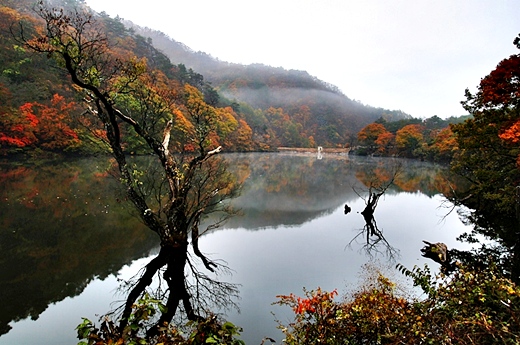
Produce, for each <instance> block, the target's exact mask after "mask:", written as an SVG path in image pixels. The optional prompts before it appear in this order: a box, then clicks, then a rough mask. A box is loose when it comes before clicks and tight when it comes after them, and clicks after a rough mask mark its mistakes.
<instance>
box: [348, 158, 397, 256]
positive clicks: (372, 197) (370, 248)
mask: <svg viewBox="0 0 520 345" xmlns="http://www.w3.org/2000/svg"><path fill="white" fill-rule="evenodd" d="M400 172H401V165H400V164H397V165H396V166H395V167H394V168H393V172H392V174H391V176H390V177H389V178H388V179H387V180H384V181H382V180H381V179H379V178H377V177H376V176H374V177H372V178H370V179H369V180H368V181H367V182H366V183H367V184H368V190H367V191H366V194H368V196H367V197H364V196H363V195H362V194H361V193H360V191H358V190H357V189H356V188H355V187H354V186H353V187H352V190H353V191H354V192H355V193H356V194H357V196H359V197H360V198H361V199H363V201H364V202H365V208H364V209H363V211H361V215H362V216H363V219H364V220H365V226H364V227H363V229H361V230H360V231H359V233H358V234H357V235H356V236H354V238H353V239H352V240H351V241H350V242H349V244H348V245H349V246H350V245H352V243H354V242H355V241H356V240H358V238H360V237H361V236H365V240H364V245H363V249H364V250H365V251H366V252H367V253H368V254H370V255H372V254H374V253H381V252H382V251H381V249H380V247H383V248H384V253H385V254H386V255H387V256H388V257H389V258H395V257H396V256H397V255H398V250H397V249H396V248H395V247H393V246H392V245H391V244H390V243H389V242H388V241H387V240H386V238H385V236H384V235H383V231H382V230H380V229H379V228H378V226H377V222H376V219H375V217H374V212H375V210H376V207H377V204H378V202H379V199H380V198H381V196H383V195H384V194H385V193H386V191H387V190H388V188H390V186H392V185H393V183H394V181H395V179H396V178H397V176H398V175H399V173H400ZM345 207H347V206H345ZM349 209H350V208H349ZM347 213H348V212H346V211H345V214H347Z"/></svg>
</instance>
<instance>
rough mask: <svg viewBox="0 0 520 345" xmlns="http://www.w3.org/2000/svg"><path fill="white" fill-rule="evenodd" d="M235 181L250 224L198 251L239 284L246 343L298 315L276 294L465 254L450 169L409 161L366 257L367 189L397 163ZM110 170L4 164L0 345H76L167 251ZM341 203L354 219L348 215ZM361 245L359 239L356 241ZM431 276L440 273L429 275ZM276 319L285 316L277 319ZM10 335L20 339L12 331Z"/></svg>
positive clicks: (276, 171) (290, 162) (251, 173)
mask: <svg viewBox="0 0 520 345" xmlns="http://www.w3.org/2000/svg"><path fill="white" fill-rule="evenodd" d="M223 157H225V159H226V160H228V162H229V163H230V169H232V170H233V171H235V172H236V173H237V174H240V176H241V177H242V178H243V180H244V186H243V190H242V194H241V195H240V196H239V197H238V198H236V199H235V200H233V203H234V204H235V205H237V206H238V207H240V208H241V210H242V216H238V217H235V218H232V219H231V220H230V221H229V222H228V223H227V224H226V225H225V226H224V227H223V228H221V229H218V230H216V231H213V232H211V233H208V234H206V235H204V237H203V238H201V240H200V247H201V250H202V251H203V252H204V253H207V254H208V255H209V256H210V258H211V259H214V260H224V261H226V262H227V264H228V266H229V267H230V268H231V269H232V270H233V271H234V273H233V275H232V276H225V275H224V276H222V277H220V278H221V279H223V280H226V281H231V282H234V283H237V284H241V288H240V291H241V294H240V295H241V299H240V300H239V301H238V302H239V305H240V308H241V313H240V314H239V313H236V312H233V311H231V312H228V317H229V319H230V320H231V321H232V322H234V323H235V324H237V325H239V326H241V327H243V328H244V332H243V336H244V337H243V338H244V340H246V343H248V344H259V343H260V342H261V340H262V338H263V337H265V336H269V337H272V338H276V339H281V333H280V331H278V330H277V329H276V322H275V321H274V320H275V318H278V319H280V320H282V321H287V320H288V318H290V317H291V313H290V312H289V311H288V310H284V309H283V308H280V307H277V306H273V305H271V303H272V302H275V301H276V296H277V295H279V294H288V293H291V292H293V293H295V294H299V295H301V294H302V288H303V287H305V288H307V289H314V288H316V287H318V286H320V287H321V288H323V289H325V290H333V289H335V288H337V289H338V291H339V292H340V293H342V292H343V293H345V292H347V291H348V290H349V288H352V287H353V286H355V285H356V283H357V282H358V277H359V275H360V273H362V272H361V271H362V270H363V265H364V264H366V263H370V262H377V264H378V265H381V266H386V265H389V266H392V267H393V266H395V264H396V263H398V262H399V263H402V264H404V265H405V266H407V267H409V268H411V267H413V265H416V264H417V265H423V264H424V263H426V262H427V261H426V259H423V258H421V257H420V248H421V247H422V240H428V241H431V242H438V241H439V242H445V243H447V244H448V246H450V247H457V248H459V249H461V248H463V245H462V244H460V243H457V242H455V240H454V239H455V237H456V236H457V235H458V234H460V233H461V232H463V231H465V230H467V227H466V226H464V225H463V224H462V222H461V221H460V220H459V218H458V216H457V214H456V212H452V213H450V214H449V215H448V216H447V217H444V216H446V214H448V211H449V209H445V208H442V207H440V206H441V205H442V203H443V197H442V194H441V192H440V190H442V184H441V183H440V181H442V178H441V177H442V174H443V172H444V170H445V169H444V168H443V167H442V166H437V165H433V164H429V163H421V162H414V161H400V164H401V166H402V167H403V171H402V174H401V177H400V178H399V179H397V180H396V185H395V186H393V187H392V188H391V189H389V190H388V191H387V193H386V194H385V196H383V197H382V198H381V200H380V202H379V205H378V207H377V209H376V212H375V218H376V220H377V224H378V227H379V229H380V230H381V232H382V234H383V235H384V237H385V239H386V240H387V242H388V244H390V245H391V246H392V248H393V249H395V250H394V253H395V255H393V256H389V255H388V253H389V252H388V246H385V245H384V244H379V245H377V246H375V247H374V248H372V249H371V250H367V247H366V245H365V244H366V241H365V240H366V236H365V235H364V234H362V231H363V228H364V225H365V224H364V219H363V217H362V216H361V214H359V212H361V211H362V210H363V208H364V206H365V204H364V201H363V200H362V199H361V198H360V197H359V196H358V195H357V194H356V193H355V192H354V190H353V187H354V188H355V189H356V190H357V191H358V193H359V194H360V195H361V196H363V192H364V191H366V183H367V181H369V179H370V178H372V177H374V176H379V177H380V178H383V177H384V176H386V175H387V173H388V171H391V170H392V169H393V167H395V162H396V160H392V159H370V158H363V157H348V156H340V155H327V154H325V155H324V156H323V158H322V159H317V157H316V155H291V154H229V155H224V156H223ZM106 166H107V164H106V161H105V159H104V158H91V159H80V160H73V161H67V162H53V163H52V164H48V165H45V164H42V165H39V166H38V167H33V166H27V165H23V164H10V163H5V164H2V165H0V178H1V179H2V181H1V183H0V219H1V223H2V224H1V225H2V229H3V231H2V232H1V233H0V245H1V247H2V251H0V272H1V275H2V280H1V282H0V285H1V286H0V291H2V292H1V294H2V297H3V298H2V300H3V301H4V304H3V307H2V309H1V312H0V323H1V325H2V330H4V331H3V333H6V332H7V333H6V334H4V335H1V336H0V344H2V345H3V344H34V343H38V344H74V343H76V342H77V340H76V339H75V331H74V327H76V325H77V324H79V323H80V322H81V317H88V318H90V319H91V320H93V321H97V318H98V316H99V315H102V314H104V313H106V312H108V311H109V310H110V309H112V308H113V307H114V305H112V304H111V302H113V301H117V300H122V296H121V295H117V294H115V293H116V289H117V287H118V285H119V283H118V281H117V278H118V277H123V278H125V279H127V278H128V277H130V276H131V275H132V274H133V273H135V272H137V271H138V270H139V269H140V268H141V267H142V266H143V265H145V264H146V263H147V262H148V261H149V259H150V258H151V257H153V256H149V255H150V253H151V251H152V252H153V250H154V248H156V247H157V245H158V240H157V239H156V238H155V236H154V234H151V233H150V231H148V230H147V229H145V228H144V227H143V226H142V225H141V224H140V223H139V222H138V221H137V220H136V219H135V218H133V217H132V216H131V212H130V208H128V206H127V205H126V204H125V203H124V202H123V200H122V199H121V194H120V193H119V192H118V190H119V189H118V188H119V186H118V184H117V183H115V181H114V180H113V179H112V178H111V177H110V176H108V175H107V174H106ZM344 204H348V205H349V206H350V207H351V208H352V211H351V213H349V214H347V215H345V214H344ZM360 234H361V236H358V235H360ZM430 265H431V266H432V267H435V264H433V263H430ZM271 312H274V313H275V314H276V317H275V316H273V315H272V314H271ZM9 327H12V329H11V330H8V328H9Z"/></svg>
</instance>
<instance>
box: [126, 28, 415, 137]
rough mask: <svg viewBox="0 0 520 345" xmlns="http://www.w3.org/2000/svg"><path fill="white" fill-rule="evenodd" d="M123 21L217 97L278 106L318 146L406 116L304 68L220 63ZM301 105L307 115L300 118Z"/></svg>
mask: <svg viewBox="0 0 520 345" xmlns="http://www.w3.org/2000/svg"><path fill="white" fill-rule="evenodd" d="M124 24H125V25H126V26H127V27H129V28H132V30H134V32H135V33H136V34H138V35H142V36H144V37H147V38H149V39H151V40H152V44H153V45H154V46H155V47H156V48H158V49H159V50H161V51H162V52H163V53H164V54H165V55H167V56H168V57H169V58H170V59H171V61H172V62H173V63H182V64H184V65H186V67H188V68H191V69H193V70H196V71H197V72H198V73H201V74H203V75H204V77H205V78H206V79H207V80H208V81H209V82H211V84H212V85H213V87H215V88H216V89H217V90H218V91H219V93H220V94H221V96H223V97H225V98H227V99H229V100H232V101H236V102H243V103H247V104H248V105H250V106H251V107H252V108H253V109H262V110H267V109H269V108H270V107H273V108H283V109H284V111H285V113H286V114H287V115H288V116H289V118H290V119H291V120H292V121H294V122H296V123H297V124H298V125H301V131H303V132H304V133H305V134H306V135H307V136H313V137H314V139H315V141H319V144H323V145H332V146H337V145H344V144H346V143H349V142H351V141H352V140H353V137H352V136H353V135H355V134H356V133H357V132H358V131H359V130H360V129H361V128H362V127H363V126H365V125H367V124H368V123H371V122H373V121H375V120H376V119H378V118H380V117H384V118H385V119H387V120H388V121H393V120H398V119H404V118H410V117H411V116H410V115H408V114H405V113H403V112H402V111H399V110H398V111H395V110H393V111H391V110H388V109H382V108H375V107H371V106H368V105H364V104H362V103H360V102H358V101H354V100H351V99H350V98H348V97H347V96H345V95H344V94H342V93H341V92H340V90H339V89H338V88H337V87H335V86H334V85H331V84H328V83H326V82H324V81H321V80H319V79H318V78H316V77H313V76H311V75H309V74H308V73H307V72H305V71H298V70H286V69H283V68H280V67H278V68H275V67H270V66H266V65H262V64H252V65H241V64H234V63H228V62H223V61H220V60H218V59H216V58H213V57H212V56H210V55H208V54H206V53H203V52H195V51H193V50H191V49H190V48H189V47H187V46H186V45H184V44H182V43H180V42H177V41H175V40H174V39H172V38H170V37H168V36H167V35H166V34H164V33H162V32H159V31H156V30H152V29H149V28H142V27H139V26H137V25H134V24H133V23H132V22H130V21H124ZM302 108H303V109H305V111H308V112H309V118H308V119H307V120H306V121H302V119H301V117H300V118H299V117H298V114H299V113H301V112H302Z"/></svg>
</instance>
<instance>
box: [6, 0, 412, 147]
mask: <svg viewBox="0 0 520 345" xmlns="http://www.w3.org/2000/svg"><path fill="white" fill-rule="evenodd" d="M52 4H53V5H58V6H64V7H65V9H66V10H67V9H68V10H73V9H74V8H82V9H86V10H89V9H88V8H87V7H86V5H85V3H84V1H82V0H67V1H65V0H61V1H58V0H55V1H52ZM93 18H94V20H95V21H96V25H98V27H99V30H100V32H103V33H104V34H105V35H106V36H107V38H108V39H109V41H110V43H111V46H112V50H111V53H112V54H114V55H115V56H124V57H128V56H133V57H135V59H138V60H139V59H141V61H143V63H146V64H147V65H148V66H149V67H151V68H153V69H155V70H156V71H157V73H160V74H161V75H162V77H164V78H166V79H168V80H169V83H170V84H169V86H168V87H169V88H170V92H172V93H177V94H178V95H179V99H180V98H183V96H184V97H186V95H187V94H192V95H196V96H197V97H198V96H200V97H202V100H203V102H204V103H205V104H206V105H207V106H209V107H212V109H214V110H215V111H216V112H217V114H218V115H217V118H218V120H217V121H218V122H219V130H218V133H215V135H214V136H213V140H214V141H215V142H218V144H220V145H222V146H223V147H224V149H225V150H227V151H251V150H275V149H276V148H277V147H279V146H293V147H314V146H317V145H321V146H325V147H342V146H345V145H349V144H352V143H353V141H354V140H355V139H356V136H357V132H358V131H359V130H360V129H361V128H363V126H365V125H367V124H368V123H371V122H373V121H375V120H376V119H378V118H381V117H383V118H385V119H388V120H393V119H399V118H409V116H408V115H406V114H404V113H402V112H400V111H389V110H385V109H379V108H373V107H370V106H365V105H363V104H361V103H359V102H357V101H353V100H351V99H349V98H348V97H346V96H345V95H343V94H342V93H341V92H340V91H339V90H338V89H337V88H336V87H334V86H332V85H330V84H327V83H325V82H323V81H320V80H318V79H317V78H315V77H312V76H310V75H309V74H308V73H307V72H303V71H294V70H290V71H289V70H284V69H282V68H272V67H268V66H264V65H260V64H258V65H249V66H245V65H238V64H230V63H225V62H221V61H219V60H217V59H215V58H213V57H211V56H209V55H207V54H205V53H200V52H199V53H196V52H193V51H191V50H190V49H189V48H188V47H186V46H185V45H183V44H181V43H178V42H175V41H174V40H172V39H170V38H169V37H167V36H166V35H164V34H163V33H160V32H157V31H153V30H150V29H145V28H139V27H136V26H133V25H131V23H128V22H124V21H123V20H121V19H120V18H115V19H114V18H110V17H109V16H108V15H106V14H104V13H101V14H94V15H93ZM20 22H30V23H31V27H32V28H33V30H38V26H39V25H41V23H40V21H39V18H38V13H37V11H36V10H35V7H34V1H32V0H18V1H13V0H9V1H5V2H4V4H3V5H0V35H1V36H2V40H1V41H0V47H1V48H2V49H1V51H0V61H1V62H0V72H1V74H0V100H1V103H0V113H1V114H2V116H1V118H0V143H1V150H2V152H3V153H12V152H17V151H23V152H27V151H31V150H34V149H42V150H46V151H58V152H62V151H70V152H83V153H91V152H93V151H99V150H103V149H104V148H105V147H104V145H103V138H99V137H98V136H97V134H96V133H92V132H91V131H89V130H88V128H89V124H88V123H86V122H85V119H84V118H83V117H81V116H79V115H80V114H82V113H83V112H84V110H85V105H84V104H83V102H82V100H81V98H80V96H78V94H77V93H76V92H75V90H73V89H72V88H71V87H70V86H69V83H68V82H67V77H66V76H65V74H64V73H56V70H61V69H62V67H63V66H57V65H56V64H55V62H54V61H53V60H51V59H47V58H46V57H45V56H42V55H36V54H34V53H31V52H29V51H26V49H24V48H23V44H21V42H20V41H19V36H18V38H16V35H17V34H18V35H19V34H20V32H19V23H20ZM26 34H30V33H28V32H26ZM186 85H190V86H191V87H192V88H190V87H187V86H186ZM181 95H183V96H181ZM181 103H182V102H181ZM179 111H180V113H179V114H178V116H179V119H178V121H177V125H178V132H177V134H178V136H177V138H179V140H182V131H183V130H184V129H182V123H183V121H182V115H183V114H182V113H183V110H182V107H180V109H179ZM57 120H59V122H60V126H55V125H54V124H56V122H57ZM135 144H136V143H131V142H129V143H127V148H128V150H133V147H134V146H135ZM181 149H186V148H185V147H183V148H179V150H181ZM136 153H139V152H136Z"/></svg>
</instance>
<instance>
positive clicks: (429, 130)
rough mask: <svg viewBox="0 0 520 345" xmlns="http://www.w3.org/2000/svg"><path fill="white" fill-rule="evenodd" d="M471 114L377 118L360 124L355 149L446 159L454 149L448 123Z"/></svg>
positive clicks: (400, 155) (451, 123) (420, 157)
mask: <svg viewBox="0 0 520 345" xmlns="http://www.w3.org/2000/svg"><path fill="white" fill-rule="evenodd" d="M469 118H471V116H469V115H467V116H460V117H450V118H448V119H441V118H440V117H438V116H436V115H435V116H432V117H430V118H427V119H424V120H423V119H416V118H410V119H402V120H398V121H387V120H385V119H384V118H380V119H378V120H377V121H375V122H373V123H370V124H368V125H366V126H365V127H363V128H362V129H361V130H360V131H359V132H358V134H357V140H358V141H357V146H356V150H355V152H356V153H357V154H360V155H377V156H398V157H406V158H417V159H425V160H431V161H437V162H449V161H451V159H452V158H453V155H454V154H455V153H456V152H457V150H458V145H457V141H456V137H455V134H454V133H453V131H452V125H454V124H457V123H462V122H464V121H465V120H467V119H469Z"/></svg>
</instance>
